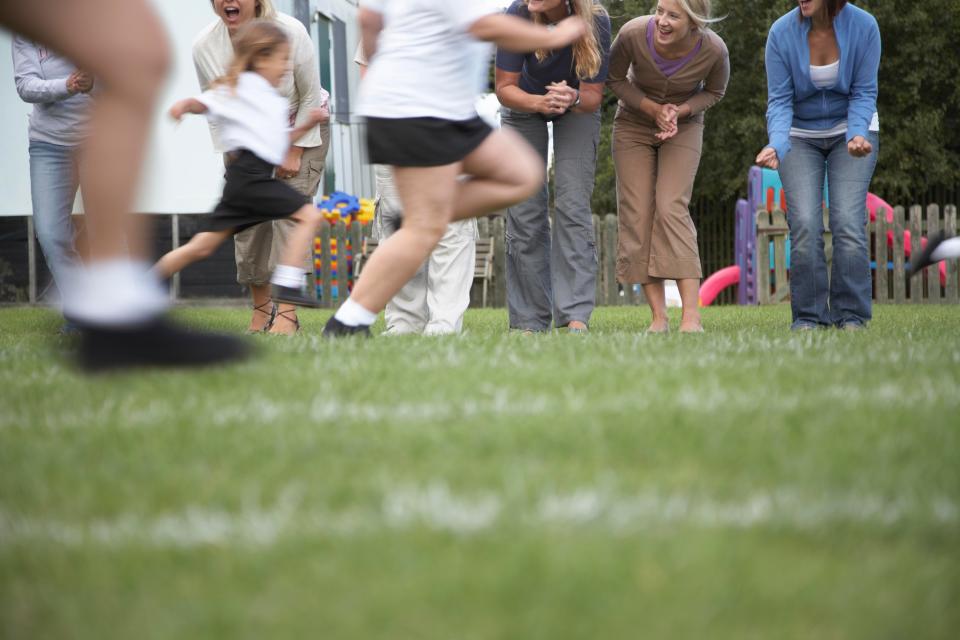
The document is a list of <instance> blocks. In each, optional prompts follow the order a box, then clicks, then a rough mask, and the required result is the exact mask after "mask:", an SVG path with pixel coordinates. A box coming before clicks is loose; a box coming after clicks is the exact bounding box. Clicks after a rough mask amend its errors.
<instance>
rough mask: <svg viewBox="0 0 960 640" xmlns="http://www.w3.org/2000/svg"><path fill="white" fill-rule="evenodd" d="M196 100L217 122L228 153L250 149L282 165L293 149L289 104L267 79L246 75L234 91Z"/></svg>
mask: <svg viewBox="0 0 960 640" xmlns="http://www.w3.org/2000/svg"><path fill="white" fill-rule="evenodd" d="M197 100H199V101H200V102H202V103H203V104H204V105H205V106H206V107H207V109H208V111H207V113H206V116H207V118H209V119H211V120H214V121H216V123H217V129H218V132H219V136H220V142H221V143H222V144H223V147H224V149H225V150H227V151H236V150H238V149H248V150H250V151H252V152H253V153H254V154H256V156H257V157H259V158H260V159H261V160H265V161H266V162H269V163H270V164H273V165H281V164H283V160H284V158H285V157H286V155H287V151H288V150H289V149H290V115H289V108H290V103H289V101H288V100H287V99H286V98H285V97H284V96H282V95H280V92H279V91H277V89H276V88H275V87H274V86H273V85H271V84H270V83H269V82H267V80H266V78H264V77H263V76H261V75H260V74H259V73H255V72H253V71H245V72H243V73H241V74H240V77H239V78H237V87H236V90H235V91H234V89H232V88H231V87H228V86H225V85H220V86H217V87H214V88H213V89H210V90H209V91H204V92H203V93H202V94H201V95H200V96H198V97H197Z"/></svg>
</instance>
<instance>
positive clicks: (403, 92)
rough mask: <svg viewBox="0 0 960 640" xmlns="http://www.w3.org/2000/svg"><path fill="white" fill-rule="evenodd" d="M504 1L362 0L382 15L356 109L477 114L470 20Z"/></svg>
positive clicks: (461, 116) (384, 114)
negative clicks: (376, 39) (382, 24)
mask: <svg viewBox="0 0 960 640" xmlns="http://www.w3.org/2000/svg"><path fill="white" fill-rule="evenodd" d="M503 4H504V2H503V0H361V3H360V6H361V7H362V8H364V9H369V10H371V11H376V12H377V13H380V14H382V15H383V20H384V27H383V31H382V32H381V33H380V38H379V40H378V41H377V51H376V55H374V57H373V60H371V63H370V67H369V69H368V71H367V75H366V76H365V78H364V80H363V82H362V83H361V84H360V100H359V106H358V109H357V111H358V113H359V114H360V115H364V116H372V117H377V118H424V117H432V118H443V119H445V120H469V119H471V118H474V117H476V115H477V111H476V108H475V106H474V103H475V101H476V97H477V83H476V54H477V51H478V49H477V47H476V45H477V40H476V39H474V38H473V37H472V36H471V35H470V34H469V32H468V31H467V30H468V29H469V28H470V25H472V24H473V23H474V22H476V21H477V20H479V19H480V18H482V17H484V16H487V15H490V14H492V13H499V12H500V11H502V9H503Z"/></svg>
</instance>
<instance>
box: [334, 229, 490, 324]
mask: <svg viewBox="0 0 960 640" xmlns="http://www.w3.org/2000/svg"><path fill="white" fill-rule="evenodd" d="M379 244H380V242H379V241H378V240H376V239H375V238H372V237H370V238H365V239H364V241H363V250H362V251H361V252H360V254H359V255H357V256H355V257H354V260H353V273H354V281H356V278H357V277H359V275H360V272H361V271H362V270H363V266H364V265H365V264H366V263H367V260H368V259H369V258H370V255H371V254H372V253H373V252H374V250H375V249H376V248H377V246H378V245H379ZM494 247H495V241H494V239H493V237H491V236H486V237H480V238H478V239H477V257H476V259H475V260H474V263H473V281H474V283H475V284H479V285H480V286H481V291H482V292H483V293H482V298H481V304H482V305H483V306H484V307H486V306H487V299H488V292H489V290H490V282H491V281H492V280H493V252H494Z"/></svg>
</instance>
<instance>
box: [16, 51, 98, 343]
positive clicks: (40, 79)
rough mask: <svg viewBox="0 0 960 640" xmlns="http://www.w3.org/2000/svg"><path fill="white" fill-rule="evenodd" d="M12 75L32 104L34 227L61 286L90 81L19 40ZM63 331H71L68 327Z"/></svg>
mask: <svg viewBox="0 0 960 640" xmlns="http://www.w3.org/2000/svg"><path fill="white" fill-rule="evenodd" d="M13 73H14V82H15V83H16V86H17V94H18V95H19V96H20V98H21V99H22V100H23V101H24V102H28V103H30V104H32V105H33V111H32V112H31V113H30V124H29V127H28V139H29V154H30V198H31V201H32V203H33V224H34V228H35V229H36V233H37V240H39V241H40V249H41V250H42V251H43V257H44V258H45V259H46V261H47V266H48V267H49V268H50V273H51V274H52V275H53V281H54V283H55V284H56V285H57V286H58V287H63V286H64V283H65V279H66V277H67V273H68V271H69V270H70V269H71V268H73V267H76V266H77V265H78V264H79V256H78V255H77V250H76V247H75V244H74V236H75V230H74V226H73V220H72V218H71V214H72V213H73V201H74V199H75V198H76V196H77V188H78V187H79V186H80V173H79V162H80V159H79V154H78V148H79V145H80V144H81V143H82V142H83V141H84V139H85V138H86V136H87V122H88V120H89V119H90V109H91V107H92V100H91V97H90V92H91V90H92V89H93V86H94V79H93V76H92V75H91V74H89V73H87V72H85V71H82V70H80V69H77V67H76V65H74V64H73V63H72V62H70V61H69V60H67V59H66V58H64V57H62V56H60V55H58V54H57V53H55V52H53V51H51V50H50V48H49V47H46V46H43V45H39V44H36V43H34V42H31V41H30V40H27V39H26V38H24V37H22V36H15V37H14V38H13ZM64 330H65V331H72V325H71V324H70V323H69V322H68V323H67V324H66V325H64Z"/></svg>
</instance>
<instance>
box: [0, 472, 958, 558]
mask: <svg viewBox="0 0 960 640" xmlns="http://www.w3.org/2000/svg"><path fill="white" fill-rule="evenodd" d="M299 493H300V492H299V491H297V490H295V489H291V490H288V491H285V492H284V493H283V494H282V496H281V498H280V499H279V500H277V501H276V502H275V503H273V504H271V505H267V506H262V505H259V506H253V505H251V506H246V507H243V508H242V509H240V510H239V511H237V512H229V511H223V510H216V509H209V508H201V507H196V506H188V507H186V508H184V509H182V510H180V511H178V512H173V513H167V514H162V515H134V514H126V515H121V516H117V517H113V518H105V519H94V520H89V521H80V522H72V521H65V520H57V519H50V518H38V517H34V516H30V515H18V514H15V513H11V512H10V511H7V510H3V509H2V508H0V549H4V548H9V547H14V546H24V545H30V544H53V545H62V546H65V547H88V546H91V547H101V548H107V549H112V548H127V547H149V548H195V547H203V546H209V545H222V546H240V547H263V546H269V545H273V544H276V543H278V542H281V541H283V540H285V539H296V538H302V537H315V536H325V537H354V536H368V535H380V534H390V533H396V532H405V531H427V532H438V533H440V532H442V533H452V534H455V535H463V536H470V535H480V534H485V533H496V530H497V529H498V528H500V527H505V528H509V530H511V531H519V532H524V531H527V532H540V533H549V532H550V531H561V530H562V531H564V532H566V533H569V532H571V530H573V531H580V532H583V533H599V534H602V535H611V536H629V535H631V534H636V533H642V532H644V531H649V530H656V529H663V528H674V527H676V528H686V529H702V530H718V529H740V530H748V529H762V528H775V529H783V530H793V531H799V532H803V531H814V530H819V529H822V528H826V527H833V526H837V525H855V526H866V527H870V528H873V529H884V530H886V529H893V528H896V527H900V526H910V527H923V528H926V529H951V530H954V529H956V530H958V533H960V505H958V503H957V502H956V501H955V500H953V499H951V498H947V497H943V496H932V497H929V498H924V499H920V500H918V499H915V498H906V497H899V498H898V497H883V496H879V495H867V494H852V493H851V494H845V495H823V496H810V495H805V494H803V493H800V492H798V491H794V490H789V489H783V490H775V491H771V492H757V493H753V494H750V495H747V496H743V497H740V498H737V499H729V500H719V499H714V498H710V497H706V496H695V495H689V494H683V493H664V492H656V491H651V492H642V493H635V494H624V493H618V492H613V491H609V490H605V489H602V488H596V487H585V488H582V489H577V490H573V491H570V492H566V493H547V494H542V495H540V496H538V497H535V498H534V499H532V500H522V499H517V500H504V499H503V498H502V497H500V496H498V495H497V494H495V493H491V492H486V493H471V494H458V493H456V492H454V491H452V490H451V489H449V488H448V487H447V486H446V485H443V484H433V485H427V486H424V487H407V488H399V489H393V490H390V491H387V492H385V494H384V496H383V498H382V502H381V504H380V505H379V507H376V506H374V507H370V508H347V509H338V510H331V509H327V508H324V507H322V506H317V505H310V504H305V503H304V502H303V501H302V500H301V499H300V498H299V497H298V496H299Z"/></svg>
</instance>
